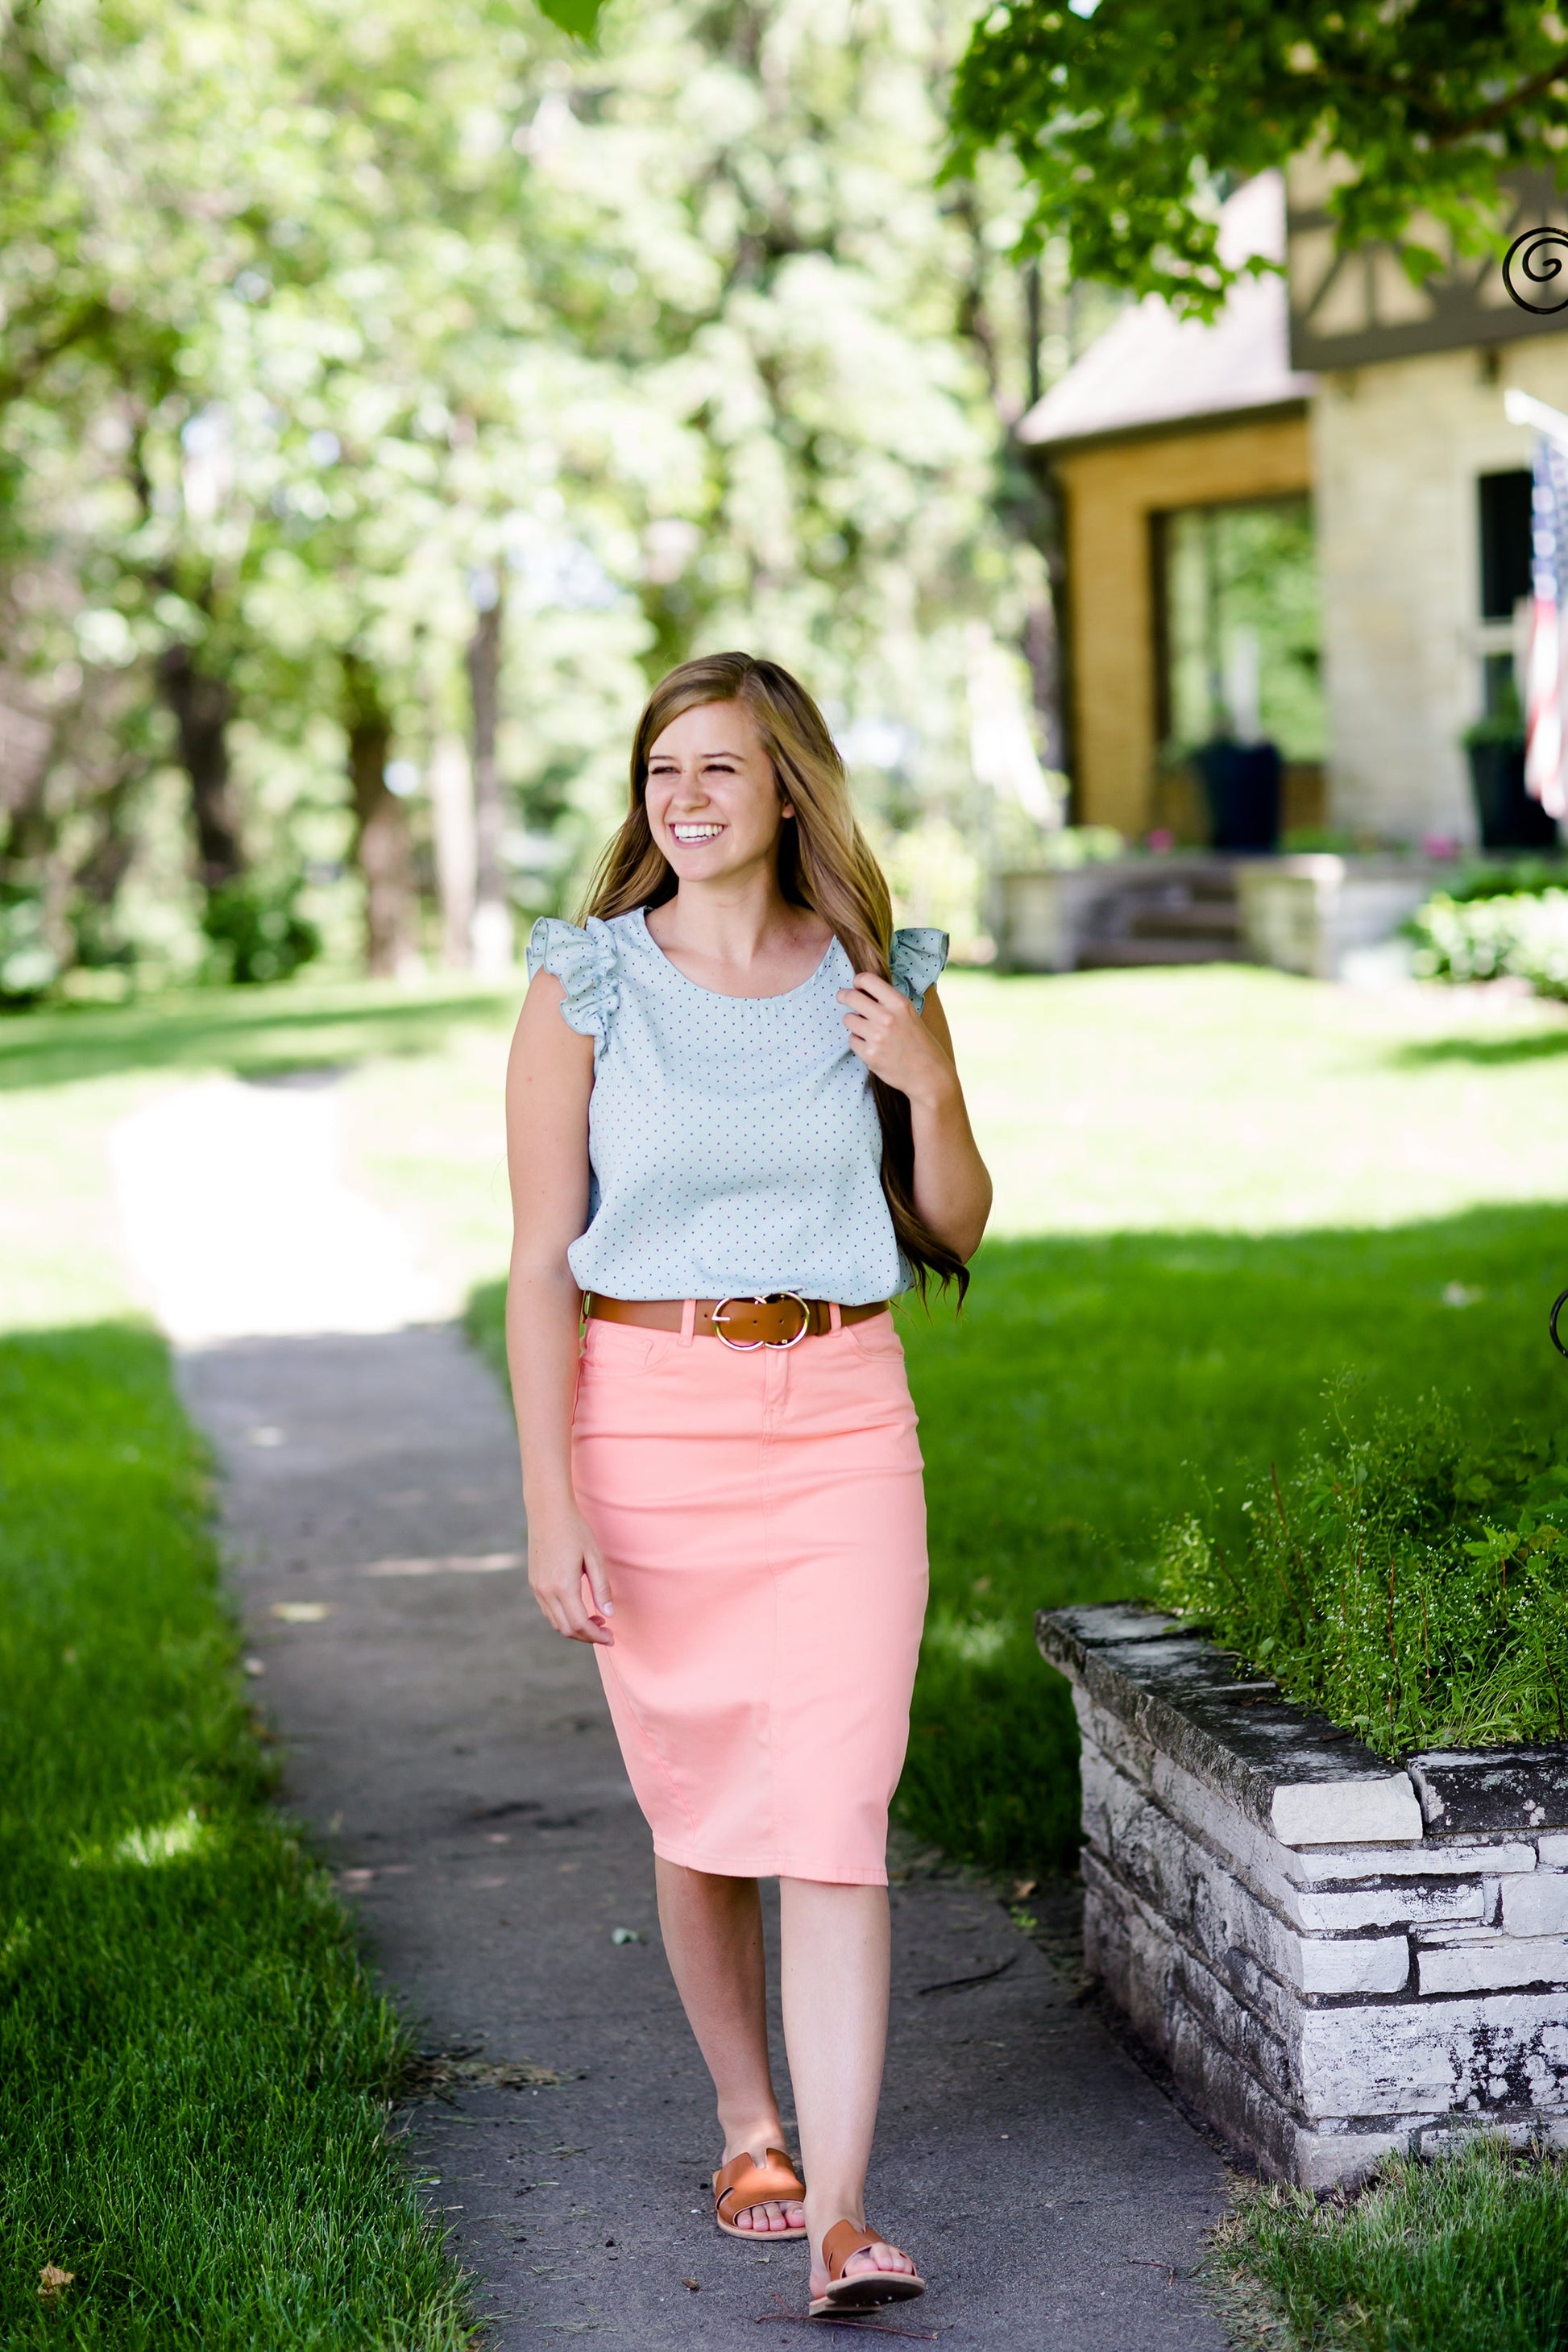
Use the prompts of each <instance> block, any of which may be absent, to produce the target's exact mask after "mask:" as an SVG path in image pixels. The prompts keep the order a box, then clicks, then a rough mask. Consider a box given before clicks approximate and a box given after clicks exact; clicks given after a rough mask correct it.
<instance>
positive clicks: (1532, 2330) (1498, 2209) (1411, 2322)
mask: <svg viewBox="0 0 1568 2352" xmlns="http://www.w3.org/2000/svg"><path fill="white" fill-rule="evenodd" d="M1215 2267H1216V2269H1217V2271H1218V2272H1219V2274H1220V2276H1221V2278H1222V2279H1226V2278H1228V2280H1229V2281H1230V2282H1231V2283H1232V2284H1233V2285H1235V2284H1239V2285H1241V2286H1242V2294H1241V2295H1240V2296H1239V2297H1238V2298H1237V2300H1238V2301H1239V2303H1240V2305H1241V2308H1240V2309H1239V2310H1235V2309H1234V2306H1233V2311H1234V2316H1235V2317H1236V2319H1237V2322H1238V2325H1237V2330H1236V2341H1237V2343H1238V2344H1259V2343H1270V2342H1271V2343H1275V2344H1278V2343H1279V2335H1278V2333H1276V2332H1273V2331H1269V2332H1268V2333H1267V2334H1265V2333H1263V2332H1262V2331H1261V2330H1260V2328H1259V2326H1258V2320H1259V2318H1261V2319H1262V2321H1263V2323H1264V2326H1267V2323H1268V2319H1269V2318H1270V2317H1272V2316H1273V2315H1280V2316H1282V2317H1283V2319H1284V2321H1285V2323H1286V2326H1288V2327H1289V2331H1290V2336H1291V2337H1292V2338H1293V2340H1294V2342H1295V2344H1296V2345H1298V2346H1300V2347H1301V2352H1563V2347H1564V2346H1565V2345H1568V2164H1565V2162H1564V2160H1563V2158H1562V2157H1555V2158H1545V2159H1542V2158H1533V2157H1518V2156H1510V2154H1509V2153H1508V2152H1507V2151H1506V2149H1504V2148H1503V2147H1500V2145H1499V2144H1498V2142H1496V2141H1495V2140H1481V2141H1479V2142H1477V2143H1476V2144H1475V2145H1474V2146H1472V2147H1469V2148H1467V2149H1466V2150H1465V2151H1464V2153H1463V2154H1462V2155H1460V2156H1450V2157H1440V2158H1437V2159H1436V2161H1435V2162H1433V2163H1430V2164H1412V2163H1409V2162H1407V2161H1405V2160H1403V2159H1401V2160H1398V2161H1396V2162H1394V2163H1392V2164H1389V2165H1385V2166H1384V2170H1383V2173H1382V2175H1381V2177H1380V2179H1378V2181H1377V2183H1376V2184H1375V2186H1374V2187H1373V2188H1372V2189H1369V2190H1368V2191H1367V2192H1366V2193H1365V2194H1364V2195H1363V2196H1361V2197H1359V2198H1356V2199H1354V2200H1350V2201H1348V2202H1345V2201H1342V2200H1339V2199H1331V2200H1328V2201H1327V2202H1325V2203H1324V2204H1321V2205H1317V2204H1315V2203H1314V2202H1313V2200H1311V2199H1310V2197H1304V2196H1300V2195H1297V2194H1294V2193H1292V2192H1291V2191H1289V2190H1284V2189H1254V2190H1248V2191H1244V2192H1243V2194H1242V2196H1241V2197H1240V2198H1239V2200H1238V2202H1237V2211H1236V2213H1235V2215H1234V2217H1233V2219H1232V2220H1231V2221H1229V2222H1228V2223H1226V2225H1225V2226H1224V2227H1223V2228H1222V2230H1221V2232H1220V2243H1219V2247H1218V2250H1217V2260H1216V2264H1215ZM1251 2281H1256V2282H1257V2283H1258V2284H1260V2285H1261V2286H1262V2287H1263V2289H1264V2290H1265V2292H1266V2294H1267V2295H1268V2299H1269V2303H1270V2305H1272V2310H1271V2311H1265V2312H1264V2313H1263V2314H1261V2315H1260V2314H1258V2307H1257V2298H1256V2294H1247V2284H1246V2283H1247V2282H1251ZM1226 2300H1227V2301H1228V2300H1229V2298H1228V2297H1227V2298H1226ZM1249 2321H1250V2323H1251V2324H1249Z"/></svg>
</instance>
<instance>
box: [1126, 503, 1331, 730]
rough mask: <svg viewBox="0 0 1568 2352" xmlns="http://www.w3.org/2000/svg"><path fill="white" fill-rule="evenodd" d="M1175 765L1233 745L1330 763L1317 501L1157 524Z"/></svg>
mask: <svg viewBox="0 0 1568 2352" xmlns="http://www.w3.org/2000/svg"><path fill="white" fill-rule="evenodd" d="M1154 523H1155V540H1154V555H1155V565H1156V572H1157V577H1158V583H1159V593H1158V596H1157V599H1156V611H1157V613H1158V614H1159V616H1160V623H1161V638H1162V642H1161V646H1160V649H1159V650H1160V660H1159V663H1158V666H1157V672H1156V675H1157V677H1158V679H1159V683H1160V696H1161V708H1160V710H1159V714H1158V719H1159V730H1160V735H1161V740H1162V741H1163V745H1164V747H1165V751H1166V754H1167V756H1168V757H1170V758H1172V759H1176V760H1180V759H1183V758H1184V757H1185V756H1186V755H1187V754H1188V753H1189V752H1191V751H1194V750H1195V749H1196V747H1197V746H1198V745H1199V744H1200V743H1206V742H1210V741H1212V740H1214V739H1215V737H1216V736H1222V735H1227V734H1228V735H1235V736H1237V737H1238V738H1239V739H1240V740H1242V741H1243V742H1256V741H1258V740H1260V739H1267V740H1268V741H1270V742H1273V743H1277V744H1278V745H1279V749H1280V751H1281V752H1282V753H1283V754H1284V756H1285V758H1286V759H1288V760H1302V761H1305V760H1321V758H1322V757H1323V755H1324V751H1325V750H1326V748H1327V741H1328V727H1327V719H1326V715H1325V712H1324V707H1323V688H1322V677H1321V664H1320V656H1319V625H1318V564H1317V555H1316V551H1315V549H1314V546H1313V541H1312V508H1311V501H1310V499H1305V498H1299V499H1267V500H1258V502H1256V503H1249V504H1247V505H1245V506H1240V505H1238V506H1211V507H1180V508H1177V509H1174V510H1173V512H1171V513H1168V514H1162V515H1157V516H1156V517H1155V518H1154Z"/></svg>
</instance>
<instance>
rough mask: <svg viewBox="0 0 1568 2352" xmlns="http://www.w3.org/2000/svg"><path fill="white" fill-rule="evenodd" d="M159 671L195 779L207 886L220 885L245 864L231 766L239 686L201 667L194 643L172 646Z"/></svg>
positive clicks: (199, 849)
mask: <svg viewBox="0 0 1568 2352" xmlns="http://www.w3.org/2000/svg"><path fill="white" fill-rule="evenodd" d="M158 677H159V682H160V684H161V685H162V687H163V696H164V699H165V700H166V701H167V703H168V705H169V708H170V709H171V710H172V711H173V712H174V724H175V726H176V728H177V729H178V730H179V736H180V764H181V765H182V767H183V768H184V771H185V773H186V775H187V776H188V777H189V778H190V782H191V814H192V816H193V817H194V818H195V827H196V856H197V861H198V863H199V865H200V867H201V879H202V887H203V888H204V889H206V890H216V889H218V888H220V887H222V885H223V884H224V883H225V882H232V881H233V880H234V879H235V877H237V875H239V874H242V873H243V872H244V870H245V851H244V848H243V847H242V845H241V843H240V838H239V823H238V819H237V815H236V814H235V807H234V793H233V787H232V784H231V782H230V777H229V768H228V722H229V720H230V719H232V718H233V716H234V691H233V688H231V687H230V686H229V684H228V681H227V679H226V678H221V677H207V676H206V675H205V672H204V671H202V670H200V669H198V668H197V667H196V662H195V655H194V654H193V653H192V651H191V648H190V646H169V647H168V649H167V650H166V651H165V652H164V653H163V655H162V656H160V658H159V662H158Z"/></svg>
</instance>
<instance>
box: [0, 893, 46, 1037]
mask: <svg viewBox="0 0 1568 2352" xmlns="http://www.w3.org/2000/svg"><path fill="white" fill-rule="evenodd" d="M58 971H59V961H58V957H57V956H56V954H55V951H54V950H53V948H52V947H51V946H50V945H49V941H48V936H47V931H46V929H45V927H44V909H43V905H42V902H41V901H40V899H39V898H38V897H37V893H36V892H35V891H31V890H18V889H16V888H7V887H5V886H4V885H3V884H0V1008H3V1007H5V1006H6V1005H13V1006H15V1005H24V1004H35V1003H37V1000H38V998H39V997H40V996H42V994H43V993H44V991H45V990H46V989H47V987H48V986H49V984H50V982H52V981H53V980H54V979H55V978H56V977H57V975H58Z"/></svg>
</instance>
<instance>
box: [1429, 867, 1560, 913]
mask: <svg viewBox="0 0 1568 2352" xmlns="http://www.w3.org/2000/svg"><path fill="white" fill-rule="evenodd" d="M1563 889H1568V863H1565V862H1564V860H1563V859H1562V858H1561V857H1510V858H1509V859H1508V860H1507V861H1506V863H1505V864H1503V865H1500V866H1471V867H1470V868H1469V869H1468V872H1466V873H1464V874H1460V875H1458V876H1457V877H1456V878H1455V879H1454V880H1453V881H1452V882H1451V883H1450V884H1449V885H1448V888H1447V893H1446V896H1447V897H1448V898H1451V899H1452V900H1453V901H1454V903H1455V905H1456V906H1460V907H1468V906H1470V905H1472V904H1473V903H1474V902H1475V900H1476V899H1478V898H1541V897H1542V896H1543V895H1544V893H1545V892H1546V891H1548V890H1563Z"/></svg>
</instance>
